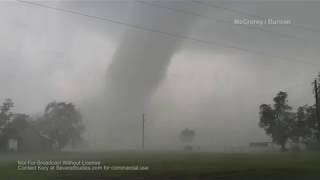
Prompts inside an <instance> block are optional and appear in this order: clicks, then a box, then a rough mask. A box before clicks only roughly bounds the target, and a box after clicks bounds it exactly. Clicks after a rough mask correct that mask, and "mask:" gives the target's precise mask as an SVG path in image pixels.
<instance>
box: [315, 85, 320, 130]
mask: <svg viewBox="0 0 320 180" xmlns="http://www.w3.org/2000/svg"><path fill="white" fill-rule="evenodd" d="M314 94H315V99H316V119H317V123H318V130H319V133H320V119H319V117H320V115H319V87H318V82H317V79H315V80H314Z"/></svg>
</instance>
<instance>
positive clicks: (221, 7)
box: [191, 0, 320, 33]
mask: <svg viewBox="0 0 320 180" xmlns="http://www.w3.org/2000/svg"><path fill="white" fill-rule="evenodd" d="M191 1H192V2H194V3H197V4H201V5H203V6H206V7H211V8H215V9H223V10H225V11H229V12H233V13H237V14H240V15H244V16H247V17H254V18H259V19H266V17H263V16H260V15H257V14H253V13H247V12H243V11H239V10H237V9H234V8H227V7H224V6H217V5H214V4H212V3H208V2H203V1H200V0H191ZM307 2H308V1H307ZM291 27H296V28H299V29H303V30H306V31H310V32H315V33H320V30H319V29H314V28H310V27H305V26H302V25H298V24H291Z"/></svg>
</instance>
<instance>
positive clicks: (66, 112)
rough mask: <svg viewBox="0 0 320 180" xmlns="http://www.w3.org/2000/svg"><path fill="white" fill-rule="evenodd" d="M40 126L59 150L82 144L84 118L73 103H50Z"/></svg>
mask: <svg viewBox="0 0 320 180" xmlns="http://www.w3.org/2000/svg"><path fill="white" fill-rule="evenodd" d="M40 126H41V129H42V133H43V134H46V135H47V136H48V137H49V138H50V139H51V140H54V141H55V142H57V145H58V149H59V150H61V149H62V148H63V147H65V146H67V145H72V146H73V145H78V144H79V143H81V142H82V136H81V134H82V133H83V131H84V126H83V123H82V117H81V114H80V111H78V110H77V109H76V108H75V106H74V105H73V104H72V103H65V102H51V103H49V104H48V105H47V106H46V108H45V112H44V116H43V120H42V122H41V124H40Z"/></svg>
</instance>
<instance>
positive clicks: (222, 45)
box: [16, 0, 320, 66]
mask: <svg viewBox="0 0 320 180" xmlns="http://www.w3.org/2000/svg"><path fill="white" fill-rule="evenodd" d="M16 1H17V2H19V3H23V4H28V5H32V6H37V7H41V8H47V9H52V10H56V11H60V12H64V13H68V14H74V15H79V16H84V17H87V18H92V19H97V20H101V21H106V22H110V23H113V24H119V25H123V26H127V27H131V28H134V29H139V30H143V31H146V32H153V33H159V34H162V35H165V36H167V37H172V38H177V39H188V40H191V41H194V42H199V43H202V44H207V45H216V46H220V47H223V48H227V49H235V50H238V51H242V52H247V53H250V54H260V55H263V56H268V57H275V58H278V59H279V60H285V61H288V62H296V63H300V64H308V65H312V66H320V64H319V63H314V62H310V61H308V62H306V61H300V60H298V59H295V58H291V57H286V56H278V55H273V54H269V53H266V52H264V51H258V50H252V49H246V48H241V47H237V46H233V45H228V44H223V43H220V42H217V41H207V40H202V39H197V38H194V37H190V36H186V35H180V34H175V33H170V32H166V31H159V30H155V29H151V28H147V27H143V26H139V25H135V24H130V23H126V22H122V21H118V20H114V19H110V18H105V17H100V16H95V15H89V14H85V13H82V12H78V11H74V10H69V9H63V8H58V7H52V6H47V5H44V4H40V3H35V2H30V1H24V0H16Z"/></svg>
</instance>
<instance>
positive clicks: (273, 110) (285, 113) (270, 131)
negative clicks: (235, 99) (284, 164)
mask: <svg viewBox="0 0 320 180" xmlns="http://www.w3.org/2000/svg"><path fill="white" fill-rule="evenodd" d="M287 97H288V95H287V93H286V92H282V91H280V92H279V93H278V94H277V95H276V97H274V98H273V101H274V105H273V107H272V106H271V105H267V104H262V105H260V122H259V126H260V127H261V128H264V130H265V132H266V134H267V135H270V136H271V138H272V141H273V142H274V143H276V144H278V145H280V146H281V151H286V143H287V141H288V139H289V137H290V135H291V133H292V131H291V130H292V124H293V122H294V119H295V113H292V112H290V110H291V109H292V108H291V107H290V106H289V105H288V103H287V101H288V100H287Z"/></svg>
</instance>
